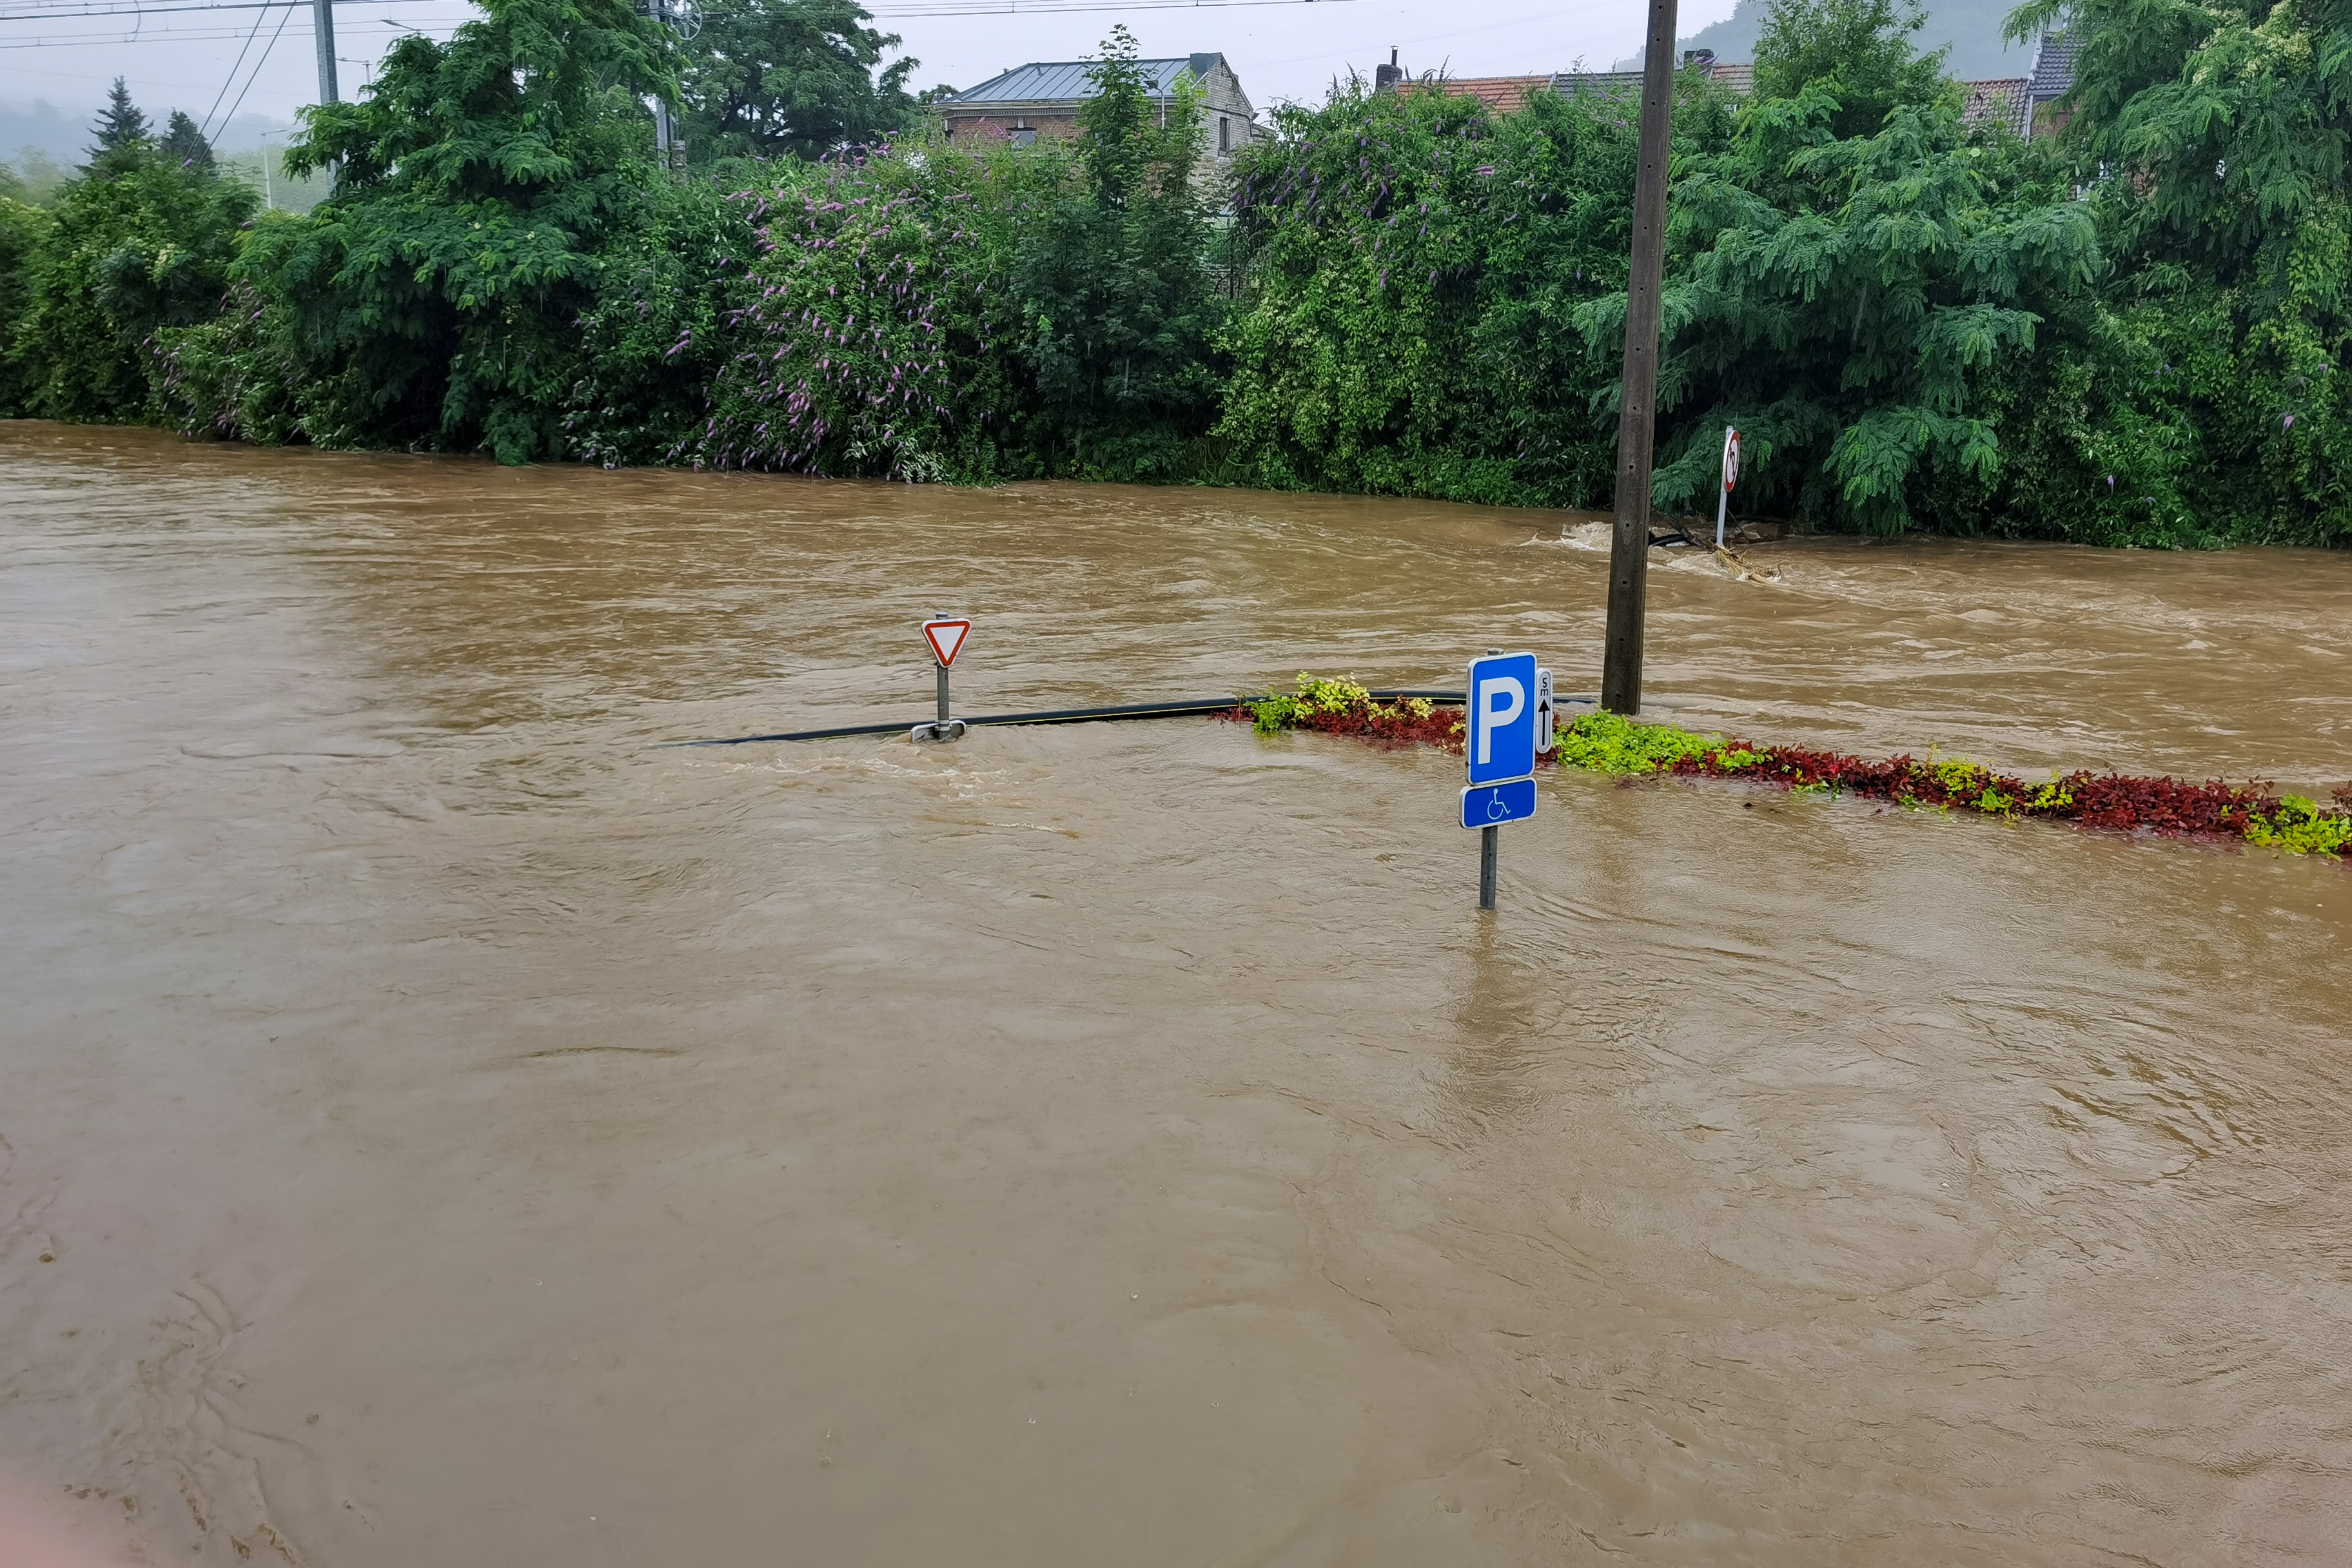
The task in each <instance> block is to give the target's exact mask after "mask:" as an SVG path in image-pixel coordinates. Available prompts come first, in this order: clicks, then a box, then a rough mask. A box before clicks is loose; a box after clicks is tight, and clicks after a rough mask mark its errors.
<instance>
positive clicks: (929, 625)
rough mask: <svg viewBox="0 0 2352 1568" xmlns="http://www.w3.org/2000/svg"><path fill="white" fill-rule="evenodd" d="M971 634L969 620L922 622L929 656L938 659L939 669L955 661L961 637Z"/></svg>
mask: <svg viewBox="0 0 2352 1568" xmlns="http://www.w3.org/2000/svg"><path fill="white" fill-rule="evenodd" d="M923 636H924V637H927V638H929V641H930V645H931V657H932V658H936V659H938V660H939V661H940V668H941V669H945V668H947V667H948V666H950V665H951V664H953V663H954V662H955V656H956V652H957V650H958V649H960V648H961V647H963V639H964V638H965V637H969V636H971V622H970V621H925V622H924V623H923Z"/></svg>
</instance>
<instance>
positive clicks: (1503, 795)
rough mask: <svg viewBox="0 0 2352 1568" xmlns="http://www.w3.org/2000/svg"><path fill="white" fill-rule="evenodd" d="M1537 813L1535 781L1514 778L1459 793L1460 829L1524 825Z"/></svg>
mask: <svg viewBox="0 0 2352 1568" xmlns="http://www.w3.org/2000/svg"><path fill="white" fill-rule="evenodd" d="M1535 814H1536V781H1535V780H1533V779H1513V780H1511V781H1510V782H1509V783H1507V784H1472V785H1471V786H1470V787H1469V788H1468V789H1465V790H1464V791H1463V792H1462V826H1465V827H1500V826H1503V824H1505V823H1507V822H1525V821H1526V820H1527V819H1528V817H1531V816H1534V815H1535Z"/></svg>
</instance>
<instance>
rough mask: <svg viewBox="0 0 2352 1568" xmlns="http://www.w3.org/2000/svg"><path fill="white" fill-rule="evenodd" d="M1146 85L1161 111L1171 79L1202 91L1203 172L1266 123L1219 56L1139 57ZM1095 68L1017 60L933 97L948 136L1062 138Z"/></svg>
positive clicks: (1090, 90) (1088, 93)
mask: <svg viewBox="0 0 2352 1568" xmlns="http://www.w3.org/2000/svg"><path fill="white" fill-rule="evenodd" d="M1135 63H1136V64H1137V65H1138V66H1139V67H1140V68H1141V69H1142V71H1143V78H1144V90H1145V92H1146V93H1148V94H1149V95H1150V99H1151V101H1152V102H1153V103H1154V104H1156V105H1158V106H1159V108H1160V112H1161V114H1162V115H1163V116H1164V115H1165V114H1166V112H1167V110H1168V106H1169V105H1170V104H1172V103H1174V102H1175V101H1176V84H1177V82H1178V81H1179V80H1180V79H1185V78H1190V79H1191V80H1192V83H1193V84H1194V87H1195V89H1196V90H1198V91H1199V93H1200V94H1201V99H1202V104H1201V141H1202V153H1204V154H1205V156H1204V157H1203V159H1202V168H1203V171H1204V172H1207V171H1213V170H1222V169H1223V167H1224V165H1225V163H1226V161H1227V160H1229V159H1231V158H1232V157H1233V155H1234V153H1238V152H1240V151H1241V150H1242V149H1243V148H1244V147H1246V146H1248V145H1249V144H1250V142H1251V141H1252V140H1253V139H1254V138H1256V137H1259V136H1263V135H1265V134H1266V132H1265V130H1264V129H1263V128H1262V127H1260V126H1258V125H1257V124H1255V120H1256V117H1257V110H1255V109H1254V108H1252V107H1251V105H1250V100H1249V95H1248V94H1247V93H1245V92H1244V91H1243V90H1242V84H1241V79H1240V78H1238V77H1236V76H1235V75H1234V69H1233V67H1231V66H1229V65H1227V64H1226V63H1225V57H1224V56H1223V55H1216V54H1202V55H1185V56H1181V57H1179V58H1174V59H1164V60H1138V61H1136V62H1135ZM1093 68H1094V67H1093V64H1092V62H1090V61H1087V60H1048V61H1038V62H1035V63H1033V64H1030V65H1025V66H1018V67H1015V68H1013V69H1012V70H1009V71H1006V72H1004V73H1003V75H1001V76H996V77H992V78H990V79H988V80H986V81H984V82H982V83H981V84H980V85H979V86H978V87H975V88H971V89H966V90H965V91H962V92H960V93H957V94H956V95H955V96H954V97H953V98H950V99H945V100H941V101H940V105H939V108H940V119H941V121H942V122H943V124H944V126H945V129H946V132H947V137H948V140H949V141H950V142H964V141H977V140H980V139H982V138H985V137H999V138H1002V139H1003V140H1004V141H1007V142H1012V143H1013V144H1014V145H1015V146H1022V147H1025V146H1027V145H1028V144H1030V143H1031V142H1034V141H1036V140H1037V138H1038V137H1040V136H1046V137H1054V138H1066V137H1068V136H1071V135H1073V134H1075V133H1076V131H1077V127H1078V105H1080V104H1081V103H1084V102H1085V101H1086V100H1087V99H1089V98H1092V97H1093V96H1094V95H1095V84H1094V79H1093V78H1092V77H1091V76H1089V75H1088V74H1087V73H1088V72H1089V71H1091V70H1092V69H1093Z"/></svg>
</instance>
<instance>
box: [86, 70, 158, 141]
mask: <svg viewBox="0 0 2352 1568" xmlns="http://www.w3.org/2000/svg"><path fill="white" fill-rule="evenodd" d="M90 129H91V131H92V132H94V133H95V134H96V135H97V137H98V141H97V143H96V144H95V145H93V146H92V147H91V148H90V150H89V152H90V156H91V157H92V158H93V159H99V160H103V159H106V158H108V157H110V156H113V155H117V154H121V153H135V152H137V151H138V150H139V149H140V148H142V147H144V146H146V145H147V142H148V134H147V116H146V115H144V114H143V113H142V112H140V109H139V106H138V105H137V104H135V103H133V102H131V89H129V88H127V87H125V86H124V85H123V84H122V79H121V77H116V78H115V79H114V85H113V86H112V87H110V88H109V89H107V93H106V107H105V108H104V109H102V110H100V111H99V115H98V123H97V124H96V125H94V126H92V127H91V128H90Z"/></svg>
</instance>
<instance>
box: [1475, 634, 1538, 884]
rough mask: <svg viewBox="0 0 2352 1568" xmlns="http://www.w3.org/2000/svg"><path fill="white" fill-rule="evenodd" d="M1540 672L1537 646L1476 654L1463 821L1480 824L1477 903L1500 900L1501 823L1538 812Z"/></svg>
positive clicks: (1517, 820)
mask: <svg viewBox="0 0 2352 1568" xmlns="http://www.w3.org/2000/svg"><path fill="white" fill-rule="evenodd" d="M1541 686H1542V681H1541V672H1540V671H1538V669H1537V668H1536V656H1535V655H1533V654H1531V653H1490V654H1488V655H1487V656H1486V658H1478V659H1473V660H1471V661H1470V684H1469V686H1468V687H1467V688H1466V691H1467V694H1468V697H1469V708H1468V711H1467V712H1466V713H1465V715H1464V717H1465V721H1466V722H1465V728H1464V731H1463V735H1462V760H1463V763H1464V764H1465V767H1466V769H1467V770H1468V773H1469V775H1470V783H1469V785H1468V787H1466V788H1465V789H1464V790H1463V792H1462V826H1465V827H1475V828H1477V829H1479V837H1478V907H1479V908H1480V909H1482V910H1491V909H1493V908H1494V907H1495V866H1496V860H1497V858H1499V857H1500V853H1501V849H1502V826H1503V824H1505V823H1507V822H1525V821H1526V820H1528V818H1529V817H1531V816H1535V814H1536V780H1535V772H1536V729H1537V714H1538V699H1539V696H1540V691H1541Z"/></svg>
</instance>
